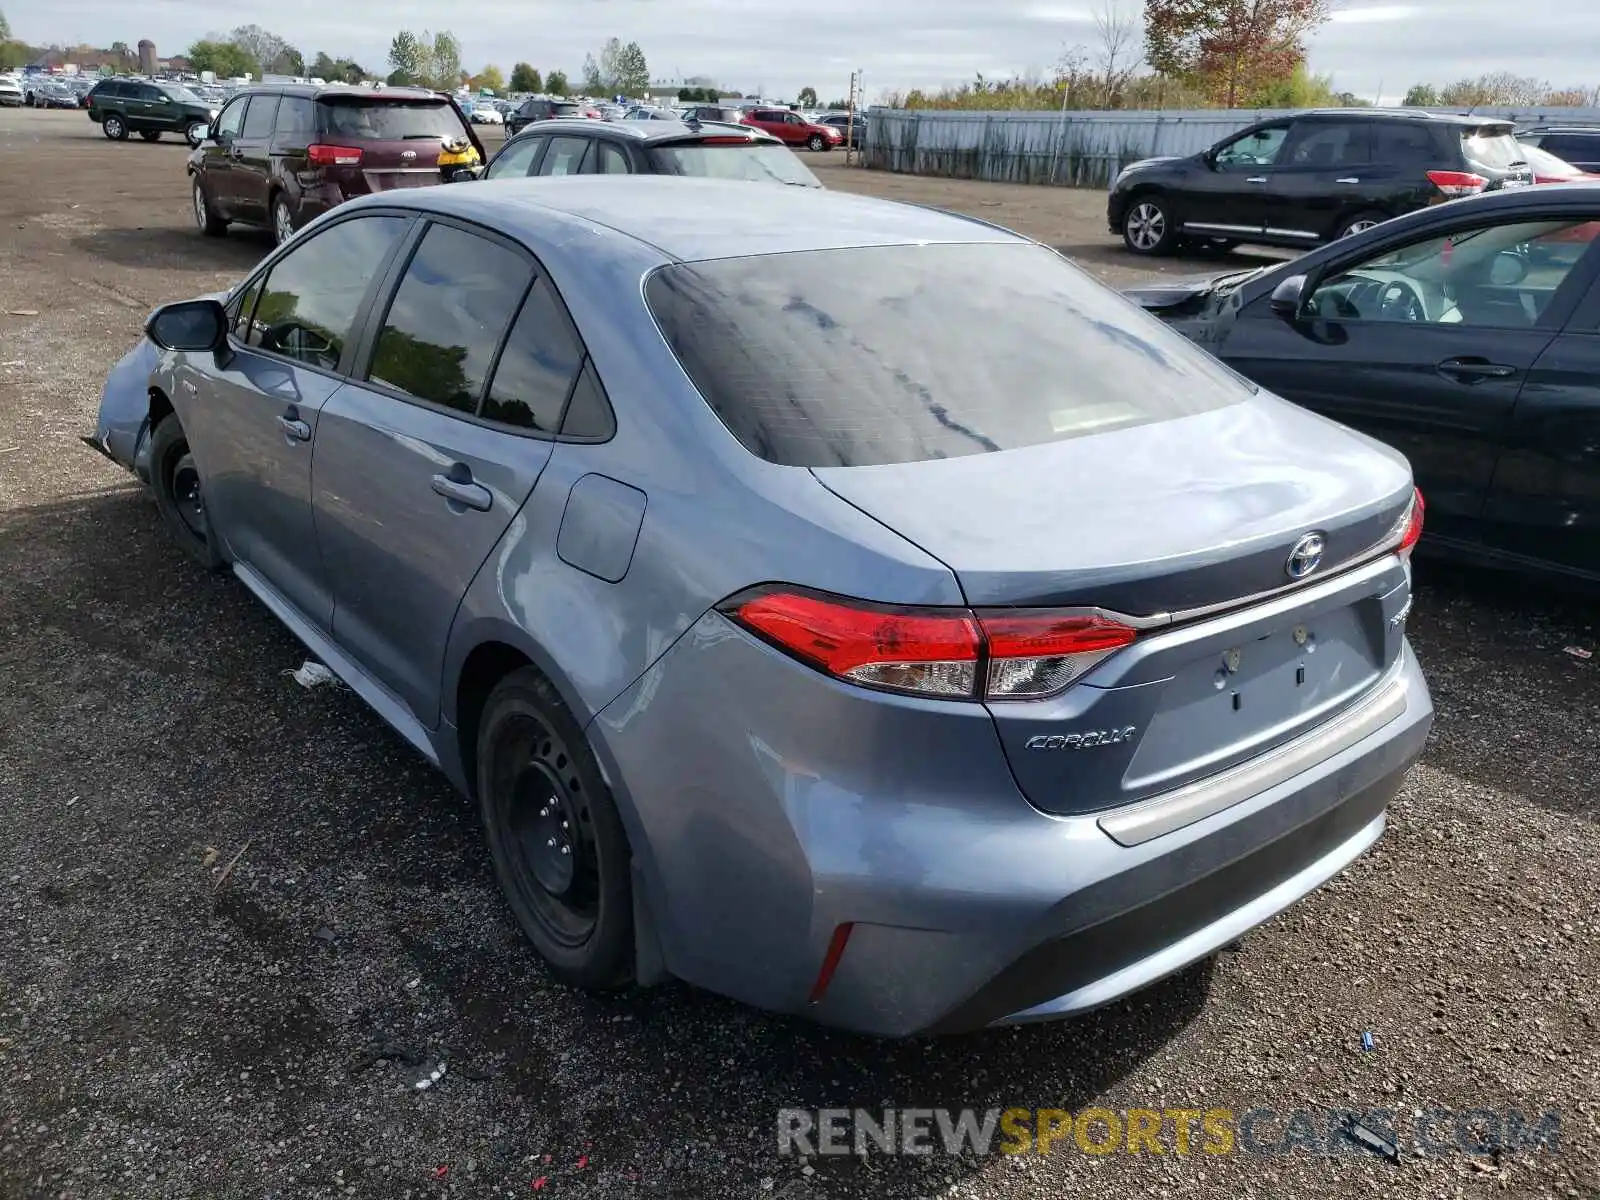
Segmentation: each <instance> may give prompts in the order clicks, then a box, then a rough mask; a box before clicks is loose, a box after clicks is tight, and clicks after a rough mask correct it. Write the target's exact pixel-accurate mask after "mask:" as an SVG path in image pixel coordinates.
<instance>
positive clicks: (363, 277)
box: [246, 217, 407, 371]
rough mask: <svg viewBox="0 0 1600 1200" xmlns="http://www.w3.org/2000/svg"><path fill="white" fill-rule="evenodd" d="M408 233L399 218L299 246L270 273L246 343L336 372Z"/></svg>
mask: <svg viewBox="0 0 1600 1200" xmlns="http://www.w3.org/2000/svg"><path fill="white" fill-rule="evenodd" d="M406 225H407V221H406V219H405V218H404V217H358V218H356V219H354V220H350V221H341V222H340V223H339V224H337V225H335V226H333V227H332V228H330V229H326V230H324V231H323V232H321V233H318V234H316V235H314V236H313V237H310V238H308V239H306V240H305V241H304V242H300V244H299V245H297V246H296V247H295V248H294V249H293V250H291V251H289V253H287V254H286V255H284V256H283V258H281V259H279V260H278V262H277V263H276V264H275V265H274V266H273V268H272V270H271V271H270V272H269V273H268V275H267V279H266V283H265V285H264V286H263V289H262V292H261V300H260V302H259V303H258V304H257V305H256V314H255V318H254V320H253V321H252V322H251V328H250V336H249V337H248V338H247V339H246V340H247V341H248V342H249V343H250V344H251V345H252V346H257V347H259V348H260V349H262V350H269V351H271V352H272V353H274V354H281V355H283V356H284V357H286V358H292V359H295V360H296V361H298V362H303V363H305V364H306V365H307V366H313V367H320V368H321V369H322V370H324V371H333V370H336V369H337V368H338V366H339V359H340V357H341V356H342V355H343V354H344V347H345V343H346V342H347V341H348V340H349V339H350V331H351V330H352V329H353V328H354V327H355V323H356V313H357V312H359V311H360V309H361V301H362V300H363V299H364V298H365V297H366V294H367V288H368V286H369V285H370V284H371V282H372V280H373V278H374V277H375V276H376V275H377V274H378V270H379V268H381V267H382V266H383V263H384V260H385V259H386V258H388V256H389V254H390V252H391V251H393V250H394V247H395V244H396V243H397V242H398V241H399V240H400V235H401V234H402V233H404V232H405V228H406ZM296 240H297V241H298V239H296Z"/></svg>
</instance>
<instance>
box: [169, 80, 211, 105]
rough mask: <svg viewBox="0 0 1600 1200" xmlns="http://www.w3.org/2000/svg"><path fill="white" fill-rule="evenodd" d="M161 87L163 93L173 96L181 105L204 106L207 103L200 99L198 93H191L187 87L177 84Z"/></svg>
mask: <svg viewBox="0 0 1600 1200" xmlns="http://www.w3.org/2000/svg"><path fill="white" fill-rule="evenodd" d="M159 86H160V88H161V90H162V91H163V92H165V93H166V94H167V95H169V96H171V97H172V98H173V99H174V100H176V101H177V102H178V103H179V104H204V103H205V101H204V100H202V99H201V98H200V96H199V95H198V93H195V92H191V91H190V90H189V89H188V88H186V87H178V86H176V85H175V84H170V83H164V84H160V85H159Z"/></svg>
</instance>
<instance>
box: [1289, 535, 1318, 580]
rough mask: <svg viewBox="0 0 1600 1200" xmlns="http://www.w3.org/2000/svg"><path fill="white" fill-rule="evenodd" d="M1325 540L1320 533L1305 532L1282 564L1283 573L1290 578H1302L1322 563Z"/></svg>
mask: <svg viewBox="0 0 1600 1200" xmlns="http://www.w3.org/2000/svg"><path fill="white" fill-rule="evenodd" d="M1326 548H1327V542H1326V541H1325V540H1324V539H1323V536H1322V535H1321V534H1320V533H1307V534H1304V535H1302V537H1301V538H1300V540H1299V541H1298V542H1296V543H1295V544H1294V548H1293V549H1292V550H1290V551H1289V560H1288V561H1287V562H1285V563H1284V564H1283V573H1284V574H1285V575H1287V576H1288V577H1289V578H1290V579H1304V578H1305V577H1306V576H1307V575H1309V574H1311V572H1313V571H1315V570H1316V569H1317V568H1318V567H1319V566H1321V565H1322V552H1323V550H1324V549H1326Z"/></svg>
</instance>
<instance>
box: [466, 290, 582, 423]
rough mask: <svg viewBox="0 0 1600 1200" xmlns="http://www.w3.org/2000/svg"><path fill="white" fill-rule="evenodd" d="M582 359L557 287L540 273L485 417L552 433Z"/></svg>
mask: <svg viewBox="0 0 1600 1200" xmlns="http://www.w3.org/2000/svg"><path fill="white" fill-rule="evenodd" d="M582 361H583V343H582V342H580V341H579V340H578V331H577V330H576V329H575V328H574V327H573V324H572V321H571V319H570V318H569V317H568V316H567V313H566V310H565V309H564V308H563V307H562V306H561V302H560V301H559V300H558V299H557V298H556V294H555V290H554V289H553V288H552V287H551V286H550V284H549V283H548V282H547V281H546V280H544V279H543V278H541V279H540V280H539V281H538V282H537V283H535V284H534V285H533V289H532V290H531V291H530V292H529V293H528V298H527V300H526V301H525V302H524V303H523V305H522V311H521V312H520V313H518V314H517V323H516V324H515V325H513V326H512V327H511V336H510V337H509V338H507V339H506V348H505V351H504V352H503V353H502V354H501V355H500V364H499V365H498V366H497V367H496V368H495V372H494V383H493V384H492V385H490V388H489V398H488V400H486V401H485V402H484V405H483V416H484V418H485V419H486V420H490V421H499V422H500V423H501V424H503V425H514V426H516V427H517V428H518V429H532V430H537V431H538V432H540V433H548V434H554V433H555V432H556V431H557V430H558V429H560V428H561V409H562V407H563V406H564V405H565V404H566V402H567V393H568V392H570V391H571V390H572V378H573V376H574V375H576V374H577V373H578V364H579V363H580V362H582Z"/></svg>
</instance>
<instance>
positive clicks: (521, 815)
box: [477, 667, 634, 988]
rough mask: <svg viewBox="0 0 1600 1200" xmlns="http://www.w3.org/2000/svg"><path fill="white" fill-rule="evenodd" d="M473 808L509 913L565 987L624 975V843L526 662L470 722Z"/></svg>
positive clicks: (627, 953)
mask: <svg viewBox="0 0 1600 1200" xmlns="http://www.w3.org/2000/svg"><path fill="white" fill-rule="evenodd" d="M477 758H478V764H477V766H478V802H479V806H480V808H481V810H482V814H483V824H484V833H485V837H486V840H487V842H488V846H489V856H490V859H491V860H492V862H493V864H494V872H495V876H496V878H497V879H498V880H499V883H500V887H501V890H502V891H503V892H504V893H505V897H506V902H507V903H508V904H509V905H510V908H511V912H512V915H514V916H515V917H516V919H517V924H518V925H520V926H521V927H522V931H523V933H525V934H526V935H527V937H528V940H529V941H531V942H532V943H533V945H534V948H535V949H537V950H538V951H539V954H540V955H541V956H542V957H543V958H544V960H545V961H546V962H547V963H548V964H549V965H550V970H551V972H552V973H553V974H554V975H555V976H556V978H558V979H559V980H561V982H563V983H565V984H569V985H571V986H573V987H582V988H614V987H620V986H624V985H626V984H627V983H629V982H630V981H631V980H632V978H633V961H634V942H633V893H632V883H631V880H630V872H631V858H630V854H629V850H628V838H627V834H626V832H625V831H624V830H623V827H622V819H621V817H619V816H618V815H617V810H616V806H615V804H614V803H613V802H612V800H611V795H610V791H609V789H608V788H607V787H606V784H605V780H604V778H603V777H602V776H601V774H600V767H599V764H598V763H596V762H595V758H594V754H593V752H592V751H591V750H590V749H589V745H588V742H587V741H586V740H585V738H584V736H583V730H582V728H581V727H580V726H579V725H578V722H577V721H576V720H575V719H574V718H573V716H572V713H571V711H570V710H569V709H568V708H567V706H566V705H565V704H564V703H563V702H562V700H561V697H560V695H559V694H557V692H556V690H555V688H554V687H553V686H552V685H551V683H550V681H549V680H547V679H546V678H545V677H544V676H543V675H541V674H540V673H539V672H538V671H536V670H534V669H533V668H532V667H524V668H522V669H521V670H517V671H513V672H512V673H511V674H509V675H507V676H506V677H505V678H504V679H502V680H501V681H500V682H499V684H497V685H496V686H495V689H494V691H492V692H491V693H490V694H489V698H488V701H487V702H486V703H485V705H484V709H483V717H482V719H481V721H480V722H479V725H478V747H477Z"/></svg>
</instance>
